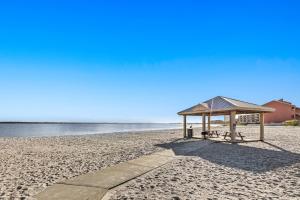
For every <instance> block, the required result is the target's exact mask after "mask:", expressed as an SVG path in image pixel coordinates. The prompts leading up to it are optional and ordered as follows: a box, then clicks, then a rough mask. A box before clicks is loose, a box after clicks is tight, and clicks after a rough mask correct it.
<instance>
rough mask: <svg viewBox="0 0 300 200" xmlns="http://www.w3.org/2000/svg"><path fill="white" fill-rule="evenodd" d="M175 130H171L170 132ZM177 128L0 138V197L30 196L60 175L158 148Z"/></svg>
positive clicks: (65, 176) (62, 177)
mask: <svg viewBox="0 0 300 200" xmlns="http://www.w3.org/2000/svg"><path fill="white" fill-rule="evenodd" d="M171 133H175V134H171ZM180 136H181V131H178V130H167V131H152V132H149V131H148V132H147V133H146V132H145V133H131V134H129V133H126V134H125V133H122V134H105V135H87V136H64V137H41V138H0V147H1V148H0V199H31V198H32V197H33V195H35V194H36V193H38V192H39V191H41V190H43V189H44V188H45V187H47V186H48V185H52V184H53V183H56V182H58V181H61V180H63V179H67V178H71V177H74V176H77V175H80V174H84V173H87V172H90V171H94V170H99V169H101V168H104V167H107V166H111V165H114V164H117V163H120V162H124V161H127V160H131V159H134V158H137V157H139V156H141V155H144V154H150V153H152V152H155V151H159V150H161V149H162V148H160V147H158V146H155V145H156V144H160V143H166V142H170V141H172V140H174V139H177V138H178V137H180Z"/></svg>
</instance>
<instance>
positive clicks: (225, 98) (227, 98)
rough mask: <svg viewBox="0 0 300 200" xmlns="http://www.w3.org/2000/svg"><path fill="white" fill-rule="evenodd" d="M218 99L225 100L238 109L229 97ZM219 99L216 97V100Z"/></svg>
mask: <svg viewBox="0 0 300 200" xmlns="http://www.w3.org/2000/svg"><path fill="white" fill-rule="evenodd" d="M217 97H220V98H221V99H223V100H225V101H226V102H228V103H230V104H231V105H233V106H235V107H238V105H236V104H235V103H233V102H231V101H230V98H228V97H223V96H217ZM217 97H215V98H217ZM228 99H229V100H228ZM232 100H234V99H232Z"/></svg>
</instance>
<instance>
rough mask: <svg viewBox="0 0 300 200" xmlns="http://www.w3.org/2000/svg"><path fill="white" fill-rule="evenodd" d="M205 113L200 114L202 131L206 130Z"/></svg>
mask: <svg viewBox="0 0 300 200" xmlns="http://www.w3.org/2000/svg"><path fill="white" fill-rule="evenodd" d="M205 121H206V119H205V114H202V132H204V131H205V130H206V123H205Z"/></svg>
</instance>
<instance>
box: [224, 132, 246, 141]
mask: <svg viewBox="0 0 300 200" xmlns="http://www.w3.org/2000/svg"><path fill="white" fill-rule="evenodd" d="M236 133H237V136H238V137H240V138H241V140H242V141H244V137H245V136H244V135H242V133H241V132H236ZM230 135H231V132H228V131H227V132H225V135H224V139H226V137H227V136H228V137H229V136H230Z"/></svg>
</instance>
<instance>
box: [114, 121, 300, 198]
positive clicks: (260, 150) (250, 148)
mask: <svg viewBox="0 0 300 200" xmlns="http://www.w3.org/2000/svg"><path fill="white" fill-rule="evenodd" d="M239 130H241V131H243V133H244V134H245V135H246V137H248V138H253V139H255V136H256V137H257V136H258V127H252V128H251V127H250V128H249V127H247V128H246V127H245V128H243V127H242V128H241V127H239ZM255 133H256V134H255ZM299 144H300V127H266V143H263V142H249V143H243V144H238V145H232V144H228V143H213V144H210V145H208V146H206V147H205V148H203V149H199V150H198V151H196V152H192V153H191V154H189V155H187V156H182V157H181V158H179V159H177V160H175V161H172V162H171V163H169V164H167V165H165V166H164V167H162V168H159V169H157V170H154V171H152V172H150V173H148V174H146V175H143V176H141V177H139V178H137V179H135V180H133V181H130V182H128V183H127V184H125V185H122V186H120V187H119V188H117V189H116V190H115V191H114V192H113V194H112V195H111V198H110V199H300V145H299Z"/></svg>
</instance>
